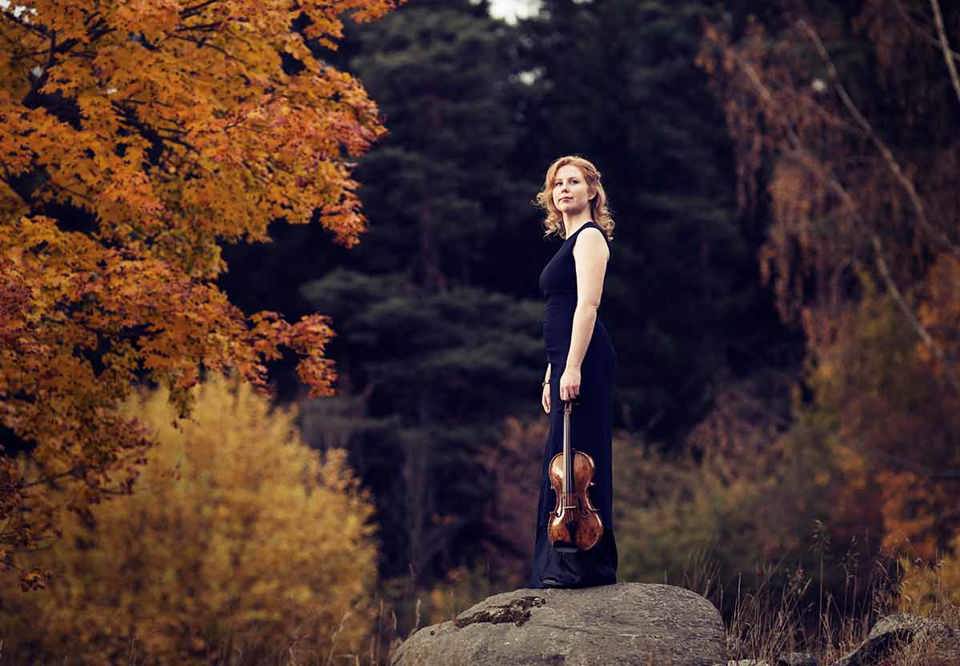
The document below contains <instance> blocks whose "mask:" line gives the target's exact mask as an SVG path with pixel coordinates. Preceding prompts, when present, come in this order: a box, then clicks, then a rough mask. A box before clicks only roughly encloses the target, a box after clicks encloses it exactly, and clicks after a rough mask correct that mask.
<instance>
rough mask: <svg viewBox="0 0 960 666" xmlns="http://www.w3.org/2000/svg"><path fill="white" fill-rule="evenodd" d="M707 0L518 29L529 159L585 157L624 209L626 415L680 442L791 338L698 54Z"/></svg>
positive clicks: (550, 13)
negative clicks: (738, 196)
mask: <svg viewBox="0 0 960 666" xmlns="http://www.w3.org/2000/svg"><path fill="white" fill-rule="evenodd" d="M721 4H722V3H719V2H708V1H704V0H696V1H694V0H681V1H678V2H660V1H656V0H644V1H638V0H595V1H594V2H589V3H584V2H576V1H574V0H545V1H544V2H543V4H542V10H541V13H540V14H539V15H538V16H536V17H534V18H532V19H529V20H526V21H523V22H522V23H521V26H522V30H523V32H524V42H523V43H524V45H525V47H524V57H525V59H526V61H527V63H528V65H527V77H528V80H530V81H531V86H530V91H529V94H528V96H527V97H526V98H525V100H524V105H523V114H524V123H525V126H526V129H527V135H526V136H525V138H524V139H523V141H522V144H523V145H524V147H525V151H524V153H523V154H522V155H521V156H520V157H521V158H525V161H524V163H523V165H524V168H525V169H527V170H529V171H530V172H534V173H536V172H539V173H542V172H543V170H544V169H545V167H546V166H547V164H549V162H550V160H552V159H553V158H555V157H558V156H560V155H563V154H568V153H576V154H581V155H583V156H585V157H587V158H588V159H591V160H592V161H594V163H595V164H597V166H598V168H599V169H600V170H601V172H602V174H603V181H604V183H605V186H606V187H607V192H608V195H609V196H610V200H611V204H612V208H613V213H614V218H615V221H616V222H617V226H616V229H615V239H614V243H615V250H614V254H613V258H612V260H611V262H610V265H609V267H608V278H607V279H608V280H609V282H608V284H607V287H606V289H605V296H604V303H603V305H602V306H601V307H602V309H603V312H604V317H605V319H606V320H607V321H609V323H610V327H609V328H610V330H611V331H612V333H613V338H614V342H615V344H616V345H617V348H618V358H619V360H620V365H619V369H618V381H617V394H618V399H619V405H620V407H621V417H622V422H623V423H624V425H626V426H627V427H629V428H631V429H634V428H642V429H647V430H648V431H649V434H650V435H651V436H652V437H654V438H656V439H660V440H665V441H667V442H668V443H669V442H671V441H676V440H679V439H680V438H681V437H682V436H683V434H684V433H685V431H686V430H687V429H688V428H689V427H690V426H692V425H693V424H695V423H696V422H697V421H698V420H699V419H700V418H701V417H702V416H703V415H704V413H705V412H706V410H707V409H708V408H709V406H710V402H711V396H712V387H713V385H714V384H715V383H717V382H718V381H722V378H723V377H724V376H726V375H728V374H730V373H734V374H736V373H742V372H746V371H748V370H749V369H750V368H751V367H756V366H757V365H762V364H765V363H768V362H770V359H768V358H762V357H761V356H760V355H761V354H762V353H763V350H765V349H769V348H770V347H771V343H772V342H773V341H775V340H777V339H778V338H782V336H783V333H782V329H780V327H779V324H778V322H777V320H776V317H775V315H774V313H773V310H772V308H771V307H770V304H769V300H770V299H769V296H768V295H767V294H766V293H765V292H763V291H762V290H761V289H760V288H759V287H758V283H759V279H758V273H757V266H756V261H755V258H754V251H755V248H756V247H757V246H758V245H759V243H760V241H761V240H762V230H761V229H756V228H751V227H750V226H749V224H747V222H749V220H748V219H747V218H740V217H738V214H737V212H736V206H735V201H734V193H735V178H734V162H733V158H732V154H731V150H730V146H729V140H728V138H727V135H726V132H725V130H724V129H723V128H724V119H723V115H722V113H721V110H720V109H719V108H718V104H717V102H716V101H715V100H714V98H713V97H712V96H711V94H710V92H709V91H708V89H707V85H706V78H705V75H704V74H703V72H702V71H700V70H699V69H698V68H697V66H696V64H695V62H694V59H695V56H696V54H697V51H698V47H699V42H700V34H701V19H702V18H703V17H707V16H712V15H714V14H716V13H717V12H718V10H719V8H720V7H721Z"/></svg>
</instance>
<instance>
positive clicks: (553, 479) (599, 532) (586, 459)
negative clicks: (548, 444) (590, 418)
mask: <svg viewBox="0 0 960 666" xmlns="http://www.w3.org/2000/svg"><path fill="white" fill-rule="evenodd" d="M572 410H573V401H571V400H564V401H563V451H561V452H560V453H558V454H556V455H555V456H553V458H551V460H550V467H549V468H548V469H549V475H550V485H551V486H553V492H554V493H555V494H556V497H557V506H556V508H555V509H554V510H553V511H551V512H550V517H549V518H550V519H549V521H548V522H547V535H548V536H549V538H550V544H551V545H552V546H553V547H554V549H555V550H557V551H558V552H561V553H574V552H577V551H578V550H590V549H591V548H593V547H594V546H595V545H597V542H598V541H600V537H601V536H603V521H602V520H601V519H600V514H599V513H598V512H597V509H596V507H594V506H593V503H592V502H591V501H590V497H589V496H588V494H587V489H588V488H589V487H590V486H593V485H596V484H595V483H594V481H593V475H594V472H595V470H596V466H595V465H594V462H593V458H591V457H590V455H589V454H588V453H585V452H583V451H577V450H575V449H573V448H572V447H571V446H570V413H571V411H572Z"/></svg>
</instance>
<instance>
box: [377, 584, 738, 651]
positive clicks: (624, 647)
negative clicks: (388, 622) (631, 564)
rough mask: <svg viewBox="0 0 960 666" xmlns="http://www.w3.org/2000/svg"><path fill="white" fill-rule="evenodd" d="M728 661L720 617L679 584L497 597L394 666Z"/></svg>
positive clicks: (417, 642) (436, 632) (438, 628)
mask: <svg viewBox="0 0 960 666" xmlns="http://www.w3.org/2000/svg"><path fill="white" fill-rule="evenodd" d="M717 662H722V663H726V648H725V642H724V627H723V620H722V619H721V617H720V613H719V612H718V611H717V609H716V608H715V607H714V606H713V604H711V603H710V602H709V601H708V600H707V599H705V598H703V597H702V596H700V595H699V594H696V593H695V592H691V591H690V590H687V589H684V588H682V587H676V586H674V585H661V584H645V583H617V584H615V585H604V586H600V587H589V588H584V589H577V590H572V589H571V590H567V589H545V590H534V589H519V590H515V591H513V592H505V593H503V594H496V595H494V596H492V597H489V598H487V599H486V600H484V601H481V602H480V603H478V604H476V605H475V606H473V607H471V608H469V609H467V610H465V611H463V612H462V613H460V614H459V615H458V616H457V617H456V619H455V620H448V621H447V622H442V623H440V624H435V625H432V626H429V627H424V628H422V629H420V630H419V631H417V632H415V633H414V634H413V635H412V636H410V637H409V638H408V639H407V640H406V641H404V642H403V643H402V644H401V645H400V646H399V647H398V648H397V650H396V651H395V652H394V654H393V658H392V660H391V663H392V664H393V665H394V666H434V665H436V666H457V665H458V664H470V665H471V666H476V665H486V664H490V665H494V666H496V665H498V664H504V665H507V664H509V665H510V666H514V665H517V664H531V665H532V664H566V665H569V666H576V665H581V664H582V665H586V664H603V665H604V666H606V665H607V664H645V665H646V664H657V665H659V664H690V665H694V664H697V665H699V664H704V665H707V666H709V665H710V664H715V663H717Z"/></svg>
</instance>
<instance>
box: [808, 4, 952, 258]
mask: <svg viewBox="0 0 960 666" xmlns="http://www.w3.org/2000/svg"><path fill="white" fill-rule="evenodd" d="M797 25H798V26H799V28H800V29H801V30H803V32H805V33H806V34H807V36H808V37H809V38H810V40H811V41H812V42H813V44H814V46H815V47H816V49H817V52H818V53H819V54H820V57H821V58H822V59H823V62H824V64H825V65H826V66H827V72H828V73H829V75H830V79H831V80H832V81H833V87H834V90H836V91H837V94H838V95H839V96H840V99H841V101H842V102H843V105H844V106H845V107H846V108H847V111H849V112H850V115H852V116H853V118H854V120H855V121H856V122H857V124H858V125H860V127H861V129H862V130H863V131H864V132H865V133H866V135H867V136H868V137H869V138H870V140H871V141H872V142H873V145H874V146H876V148H877V150H878V151H879V152H880V154H881V155H882V156H883V159H884V161H885V162H886V163H887V167H888V168H889V169H890V171H891V172H892V173H893V176H894V178H895V179H896V180H897V181H898V182H899V183H900V185H901V186H902V187H903V189H904V190H905V191H906V193H907V197H908V198H909V199H910V203H911V204H912V205H913V208H914V210H915V211H916V213H917V218H918V220H919V222H920V225H921V226H922V227H923V228H924V229H925V230H926V231H927V232H928V233H929V234H930V235H931V236H932V237H934V238H935V239H936V240H938V241H940V243H942V244H943V246H944V247H945V249H946V250H947V251H948V252H950V253H951V254H954V255H957V256H960V248H958V247H957V246H956V245H955V244H954V243H953V241H951V240H950V238H949V237H947V236H946V234H944V233H943V232H942V231H940V230H939V229H937V228H936V227H934V225H933V224H932V223H931V222H930V220H929V218H928V217H927V211H926V207H925V206H924V205H923V200H922V199H921V198H920V195H919V194H918V193H917V188H916V187H915V186H914V184H913V181H912V180H910V178H908V177H907V175H906V174H905V173H904V171H903V169H902V168H901V166H900V163H899V162H897V158H896V157H894V155H893V151H891V150H890V148H889V147H888V146H887V144H886V143H884V142H883V139H881V138H880V137H879V136H878V135H877V133H876V132H875V131H874V129H873V126H872V125H871V124H870V121H868V120H867V119H866V118H865V117H864V115H863V114H862V113H861V112H860V109H859V108H858V107H857V105H856V104H855V103H854V101H853V99H852V98H851V97H850V95H849V94H848V93H847V89H846V88H845V87H844V86H843V83H841V81H840V73H839V72H838V71H837V68H836V66H835V65H834V64H833V60H832V59H831V58H830V54H829V53H828V52H827V49H826V47H824V45H823V42H822V41H821V40H820V36H819V35H818V34H817V32H816V30H814V29H813V27H812V26H811V25H810V24H809V23H807V22H806V21H804V20H803V19H799V20H798V21H797Z"/></svg>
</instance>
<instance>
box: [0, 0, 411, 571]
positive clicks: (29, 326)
mask: <svg viewBox="0 0 960 666" xmlns="http://www.w3.org/2000/svg"><path fill="white" fill-rule="evenodd" d="M395 4H396V3H395V2H394V1H393V0H336V1H334V2H326V1H324V2H316V1H308V2H304V3H297V4H295V5H290V3H285V2H276V1H275V0H270V1H269V2H257V3H251V2H244V1H242V0H228V1H224V2H195V3H193V2H187V1H185V0H166V1H164V2H158V3H152V4H151V3H133V4H131V3H123V2H106V3H104V2H91V1H90V0H72V1H71V2H68V3H64V2H50V1H49V0H39V1H38V2H31V3H29V7H25V6H20V5H17V4H16V3H6V4H5V6H4V8H3V9H2V10H0V36H2V37H3V47H2V48H3V51H2V58H0V120H2V130H0V152H2V153H3V155H4V158H3V168H2V172H0V225H2V226H0V339H2V342H3V344H2V346H0V395H2V397H3V402H2V405H0V407H2V411H0V425H2V426H3V427H4V430H3V432H2V435H3V441H2V442H0V446H3V447H4V448H5V449H7V451H8V456H9V454H12V453H15V452H17V451H23V452H26V453H28V455H30V457H31V460H32V461H33V462H34V463H35V465H33V466H32V467H31V469H33V470H34V474H35V475H34V476H31V477H21V476H19V474H18V472H17V471H16V470H17V468H16V467H15V466H14V463H13V461H12V460H11V459H10V458H9V457H7V458H4V459H2V460H0V520H2V523H3V527H2V529H0V563H2V565H4V566H14V565H15V562H14V555H16V554H17V553H19V552H23V551H27V550H30V549H32V548H34V547H38V546H40V545H42V544H44V543H45V540H46V539H48V538H50V537H52V536H53V535H56V534H57V533H58V531H59V528H58V527H57V517H56V514H57V513H58V509H59V507H57V506H54V505H52V504H51V503H50V502H49V501H48V500H47V498H46V488H47V485H48V484H49V483H52V482H53V481H54V480H56V481H57V482H58V483H62V484H66V485H67V486H68V487H69V488H70V490H69V491H68V492H67V494H65V495H64V496H63V499H64V500H65V501H66V502H67V504H68V505H69V506H71V507H74V508H76V509H77V510H79V511H83V510H84V507H85V506H87V505H89V504H90V503H94V502H97V501H99V500H100V499H101V498H103V497H105V496H107V495H108V494H115V493H124V492H129V490H130V488H131V486H132V484H133V482H134V479H135V477H136V475H137V473H138V471H137V469H136V467H137V466H138V464H139V463H140V462H141V461H142V459H143V455H144V452H145V450H146V449H147V447H148V446H149V441H148V439H147V438H146V437H145V435H144V433H143V432H142V429H141V428H139V427H138V426H137V424H136V421H135V420H132V419H124V418H121V417H119V416H118V415H116V414H115V412H114V406H115V404H116V402H117V401H118V400H119V399H122V398H123V396H125V395H126V394H127V393H128V392H129V391H130V387H131V385H132V384H133V383H134V382H136V381H139V380H143V379H150V380H153V381H156V382H159V383H162V384H163V385H165V386H166V387H167V388H168V389H170V391H171V394H170V395H171V400H172V401H173V402H174V403H175V404H176V405H177V406H178V408H179V413H180V414H182V415H185V414H187V413H188V412H189V410H190V408H191V405H190V401H189V395H190V393H189V387H190V386H192V385H193V384H195V383H196V382H197V381H198V379H199V375H200V371H201V370H202V369H209V370H212V371H221V370H223V369H225V368H234V369H236V370H237V371H238V372H240V373H241V374H242V375H243V376H244V377H246V378H247V379H248V380H249V381H251V382H253V383H254V384H255V385H257V386H258V387H259V388H260V390H262V391H266V390H267V387H266V378H265V374H266V368H265V365H264V362H265V361H267V360H271V359H275V358H278V357H279V356H280V355H281V352H280V351H279V348H280V347H281V346H286V347H289V348H291V349H292V350H293V351H294V352H296V353H297V354H299V355H302V356H303V357H304V358H303V359H302V360H301V361H300V363H299V365H298V374H299V377H300V379H301V380H302V381H304V382H305V383H307V384H309V385H310V388H311V395H316V396H319V395H327V394H329V393H330V392H331V383H332V381H333V379H334V378H335V373H334V371H333V367H332V364H331V362H330V361H329V360H328V359H326V358H325V357H324V347H325V345H326V343H327V341H328V340H329V338H330V337H331V335H332V331H331V329H330V328H329V325H328V321H327V320H326V318H324V317H322V316H320V315H310V316H307V317H304V318H303V319H301V320H300V321H299V322H297V323H295V324H290V323H288V322H286V321H284V320H283V318H282V317H281V316H280V315H278V314H277V313H276V312H271V311H264V312H258V313H256V314H254V315H252V316H250V317H247V316H245V315H244V314H243V313H242V312H241V311H240V310H239V309H238V308H236V307H234V306H232V305H231V303H230V302H229V301H228V300H227V299H226V297H225V296H224V294H223V293H222V292H221V291H220V290H219V289H218V288H217V287H216V286H215V285H214V284H213V282H212V281H213V280H214V279H215V278H216V277H217V275H218V274H219V273H221V272H222V271H224V270H225V269H226V265H225V263H224V262H223V260H222V259H221V256H220V248H219V246H218V244H217V241H218V240H227V241H237V240H241V239H244V240H266V239H267V238H268V237H267V235H266V228H267V225H268V223H269V222H270V221H271V220H272V219H275V218H278V217H283V218H285V219H287V220H288V221H291V222H295V223H303V222H306V221H308V220H309V219H310V217H311V215H312V214H313V213H314V211H315V210H318V211H320V220H321V223H322V224H323V226H324V227H325V228H327V229H329V230H330V231H331V232H333V233H334V234H335V235H336V238H337V239H338V242H341V243H343V244H346V245H352V244H355V243H357V242H358V236H359V234H360V233H361V231H362V230H363V228H364V218H363V216H362V214H361V213H360V211H359V200H358V197H357V194H356V188H357V183H356V182H355V181H354V180H353V179H352V178H351V175H350V170H351V166H352V163H351V161H350V160H351V159H353V158H356V157H357V156H359V155H360V154H362V153H363V152H364V151H365V150H366V149H367V148H368V147H369V145H370V144H371V142H372V141H374V140H375V139H376V138H377V137H379V136H381V135H382V134H383V133H384V128H383V126H382V125H381V124H380V120H379V118H378V112H377V108H376V106H375V105H374V104H373V102H372V101H371V100H370V99H368V97H367V95H366V93H365V92H364V90H363V88H362V87H361V86H360V84H359V83H358V82H357V81H356V80H355V79H354V78H352V77H351V76H349V75H347V74H345V73H343V72H339V71H337V70H335V69H334V68H332V67H330V66H329V65H327V64H326V63H324V62H323V61H322V60H319V59H317V58H314V57H313V56H312V55H311V54H310V52H309V50H308V48H307V46H306V40H318V41H319V42H320V43H322V44H324V45H326V46H327V47H329V48H333V47H335V46H336V41H335V40H336V39H337V38H338V37H340V36H341V30H342V23H341V19H340V18H339V17H340V15H341V14H344V13H347V14H349V15H350V16H352V17H353V18H354V19H356V20H359V21H366V20H371V19H374V18H377V17H380V16H381V15H383V14H384V13H386V12H387V11H388V10H389V9H390V8H391V7H393V6H394V5H395ZM294 21H299V22H300V23H301V26H302V27H301V28H300V30H299V31H295V30H293V22H294ZM288 70H289V71H288ZM23 582H24V584H27V585H40V584H42V579H41V578H38V577H37V576H36V574H35V572H33V573H32V574H31V573H28V574H26V575H25V576H24V579H23Z"/></svg>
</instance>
